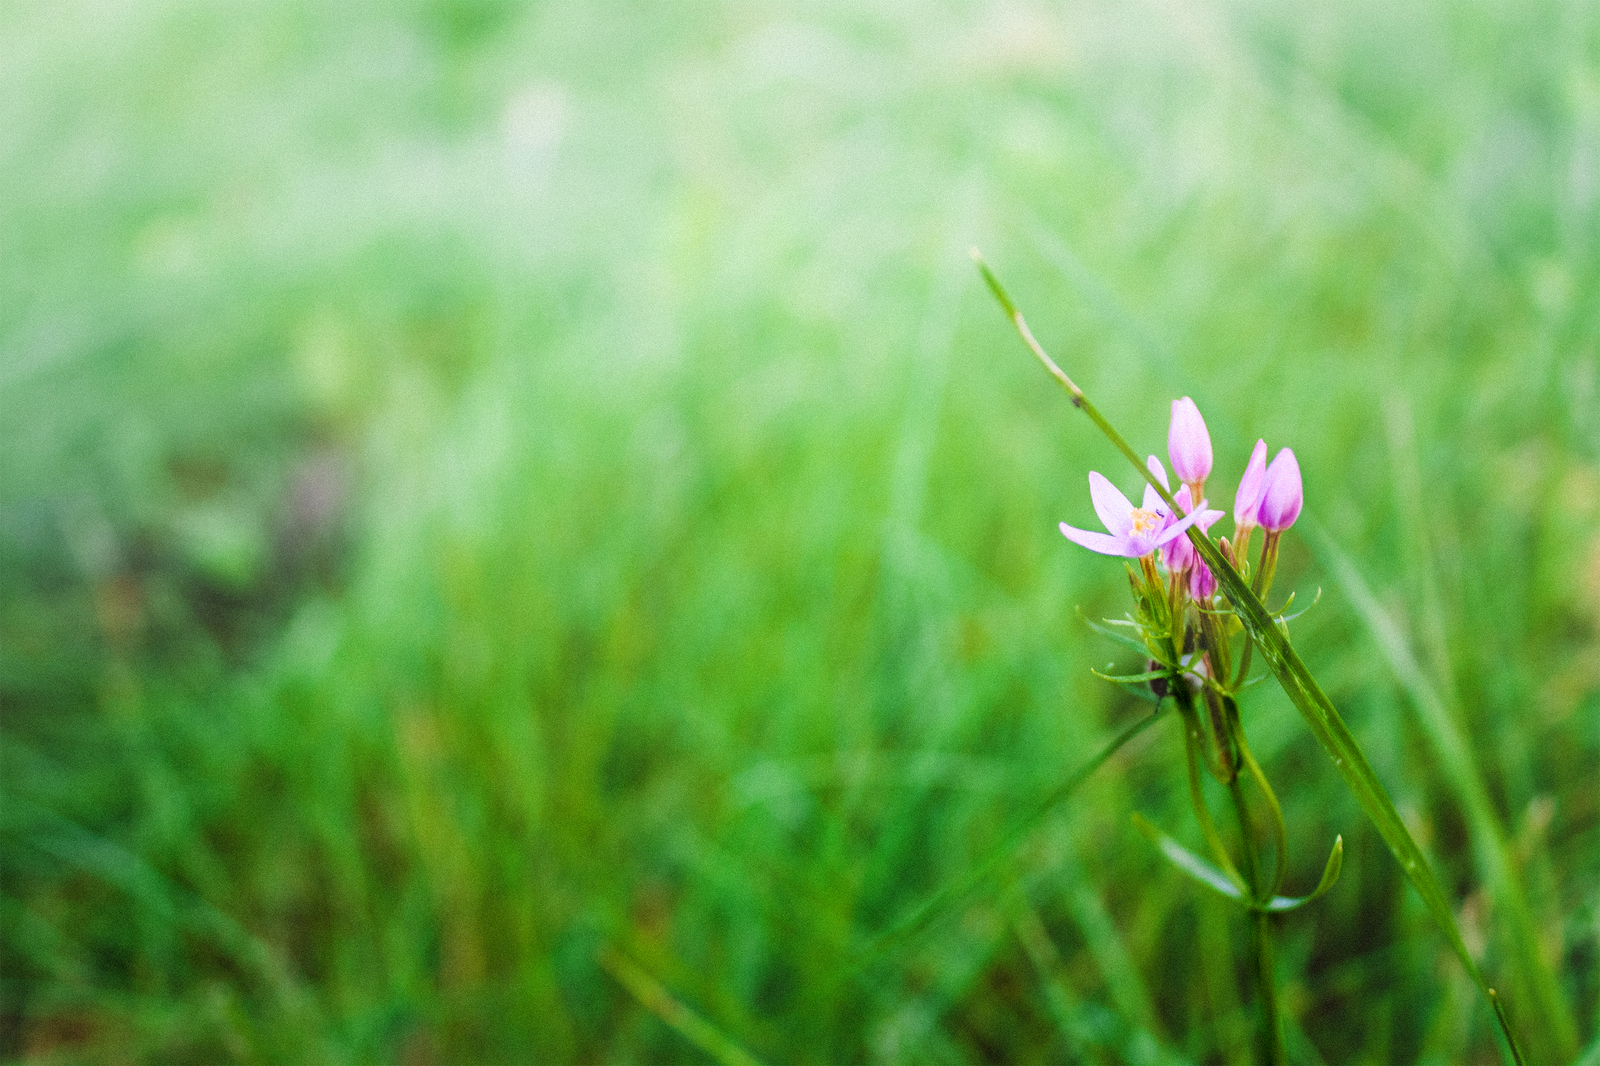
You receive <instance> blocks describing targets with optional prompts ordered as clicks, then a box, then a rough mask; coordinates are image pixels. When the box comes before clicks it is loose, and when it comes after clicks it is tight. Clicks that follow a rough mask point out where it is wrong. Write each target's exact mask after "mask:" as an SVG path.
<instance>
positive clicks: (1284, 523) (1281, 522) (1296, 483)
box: [1256, 448, 1305, 533]
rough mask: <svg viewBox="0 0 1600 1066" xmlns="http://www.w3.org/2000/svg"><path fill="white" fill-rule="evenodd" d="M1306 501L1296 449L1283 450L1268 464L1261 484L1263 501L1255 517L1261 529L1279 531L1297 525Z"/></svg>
mask: <svg viewBox="0 0 1600 1066" xmlns="http://www.w3.org/2000/svg"><path fill="white" fill-rule="evenodd" d="M1304 502H1305V490H1304V488H1302V486H1301V484H1300V463H1299V461H1298V460H1297V459H1295V457H1294V452H1293V451H1291V450H1290V449H1288V448H1285V449H1283V451H1281V452H1279V453H1278V454H1277V456H1276V457H1275V458H1274V459H1273V460H1272V465H1271V466H1269V467H1267V475H1266V477H1265V478H1264V479H1263V481H1262V485H1261V504H1260V509H1259V511H1258V513H1257V516H1256V519H1257V521H1259V522H1260V523H1261V528H1262V529H1265V530H1270V531H1271V532H1274V533H1276V532H1278V531H1280V530H1285V529H1288V528H1289V527H1290V526H1292V525H1294V520H1295V519H1296V518H1299V517H1300V505H1301V504H1302V503H1304Z"/></svg>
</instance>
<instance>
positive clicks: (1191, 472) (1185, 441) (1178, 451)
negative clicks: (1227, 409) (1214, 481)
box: [1167, 396, 1211, 481]
mask: <svg viewBox="0 0 1600 1066" xmlns="http://www.w3.org/2000/svg"><path fill="white" fill-rule="evenodd" d="M1167 456H1168V457H1169V458H1170V459H1171V460H1172V470H1173V472H1174V473H1175V474H1177V475H1178V480H1179V481H1204V480H1205V479H1206V478H1207V477H1208V476H1209V475H1210V473H1211V434H1210V433H1208V432H1206V420H1205V419H1203V418H1201V417H1200V408H1198V407H1196V406H1195V405H1194V401H1193V400H1191V399H1189V397H1187V396H1185V397H1184V398H1183V399H1181V400H1173V401H1172V424H1171V426H1170V427H1169V428H1168V430H1167Z"/></svg>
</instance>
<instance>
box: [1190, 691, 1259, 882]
mask: <svg viewBox="0 0 1600 1066" xmlns="http://www.w3.org/2000/svg"><path fill="white" fill-rule="evenodd" d="M1178 711H1179V713H1180V714H1181V715H1182V717H1183V750H1184V755H1185V758H1186V762H1187V767H1188V771H1189V802H1190V803H1191V804H1192V805H1193V806H1194V817H1195V820H1196V821H1198V822H1199V823H1200V834H1201V835H1202V836H1204V837H1205V838H1206V846H1207V847H1208V848H1210V849H1211V856H1212V858H1214V859H1215V860H1216V862H1217V865H1218V866H1219V867H1221V869H1222V872H1223V874H1225V875H1226V876H1227V878H1228V880H1229V881H1232V882H1233V883H1234V885H1235V886H1236V887H1237V888H1238V889H1239V891H1240V893H1241V894H1243V895H1246V896H1249V895H1251V894H1252V893H1253V892H1254V891H1255V886H1254V884H1253V882H1252V881H1246V880H1245V879H1244V878H1243V877H1241V876H1240V875H1239V868H1238V867H1237V866H1235V865H1234V864H1233V857H1232V856H1230V855H1229V854H1228V847H1227V845H1226V844H1224V843H1223V842H1222V834H1221V833H1219V832H1217V826H1216V823H1215V822H1213V821H1212V820H1211V812H1210V811H1209V810H1208V809H1207V808H1206V796H1205V790H1204V789H1203V788H1202V787H1201V783H1200V757H1199V755H1198V753H1197V752H1196V749H1197V748H1198V749H1201V750H1204V748H1205V738H1204V737H1203V736H1202V735H1201V732H1200V714H1199V712H1198V711H1196V710H1195V708H1194V704H1193V703H1192V702H1185V701H1183V700H1179V701H1178ZM1246 854H1249V852H1248V849H1246Z"/></svg>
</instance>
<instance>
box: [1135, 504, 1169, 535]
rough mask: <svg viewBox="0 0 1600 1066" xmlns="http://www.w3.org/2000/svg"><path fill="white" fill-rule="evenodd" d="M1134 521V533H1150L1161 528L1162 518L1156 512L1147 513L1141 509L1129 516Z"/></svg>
mask: <svg viewBox="0 0 1600 1066" xmlns="http://www.w3.org/2000/svg"><path fill="white" fill-rule="evenodd" d="M1128 517H1129V518H1132V519H1133V532H1135V533H1150V532H1153V531H1154V530H1156V529H1159V528H1160V527H1161V522H1162V516H1161V515H1160V514H1159V513H1158V512H1156V511H1146V510H1145V509H1144V508H1142V507H1141V508H1139V509H1138V510H1137V511H1133V512H1131V513H1130V514H1129V515H1128Z"/></svg>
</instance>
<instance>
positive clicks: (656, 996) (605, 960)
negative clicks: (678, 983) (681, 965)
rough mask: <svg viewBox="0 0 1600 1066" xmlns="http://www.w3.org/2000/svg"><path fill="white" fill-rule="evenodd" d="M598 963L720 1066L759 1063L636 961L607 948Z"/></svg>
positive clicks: (652, 1012)
mask: <svg viewBox="0 0 1600 1066" xmlns="http://www.w3.org/2000/svg"><path fill="white" fill-rule="evenodd" d="M600 965H601V966H603V967H605V969H606V972H607V973H609V974H610V975H611V976H612V977H615V978H616V979H617V982H618V983H619V984H620V985H622V987H623V988H626V989H627V990H628V991H629V992H631V993H632V994H633V998H635V999H637V1000H638V1001H639V1002H640V1003H641V1004H643V1005H644V1006H645V1008H646V1009H647V1010H649V1011H650V1013H651V1014H654V1015H655V1016H656V1017H657V1018H660V1019H661V1020H662V1021H663V1022H665V1023H666V1024H667V1025H669V1026H671V1027H672V1028H673V1030H674V1031H676V1032H677V1033H678V1035H680V1036H682V1037H683V1038H684V1039H685V1040H688V1041H689V1042H690V1043H691V1044H693V1045H694V1046H695V1047H698V1048H699V1049H700V1050H701V1051H704V1052H705V1053H706V1054H707V1055H710V1056H711V1057H712V1058H714V1059H716V1060H717V1061H718V1062H720V1063H722V1066H758V1060H757V1059H756V1058H755V1057H754V1056H752V1055H751V1054H750V1053H749V1052H748V1051H745V1050H744V1048H742V1047H740V1046H739V1045H738V1044H736V1043H734V1042H733V1040H732V1039H731V1038H729V1037H728V1036H726V1035H724V1034H723V1033H722V1031H721V1030H719V1029H718V1028H717V1027H716V1026H714V1025H712V1024H711V1023H710V1022H708V1021H706V1020H705V1019H704V1018H702V1017H700V1015H698V1014H696V1013H695V1012H694V1011H692V1010H690V1009H689V1008H688V1007H686V1006H684V1005H683V1004H682V1003H681V1002H679V1000H678V999H677V998H676V997H675V996H673V994H672V993H671V992H669V991H667V988H666V986H665V985H663V984H662V983H661V982H660V981H657V980H656V979H655V978H654V977H651V976H650V975H649V974H648V973H646V972H645V971H644V970H643V969H642V968H641V967H640V966H639V965H638V964H637V963H635V962H634V961H633V960H632V959H629V958H628V957H627V956H625V955H623V954H622V953H620V952H618V951H614V950H612V949H611V948H609V947H606V948H601V949H600Z"/></svg>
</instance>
